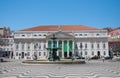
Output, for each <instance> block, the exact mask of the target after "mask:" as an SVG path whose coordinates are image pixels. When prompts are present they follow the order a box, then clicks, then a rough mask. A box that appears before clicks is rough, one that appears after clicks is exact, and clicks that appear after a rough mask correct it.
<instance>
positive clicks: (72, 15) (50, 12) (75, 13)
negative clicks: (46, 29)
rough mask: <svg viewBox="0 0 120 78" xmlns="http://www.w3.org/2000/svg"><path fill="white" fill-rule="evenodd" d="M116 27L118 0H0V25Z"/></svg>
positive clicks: (14, 27)
mask: <svg viewBox="0 0 120 78" xmlns="http://www.w3.org/2000/svg"><path fill="white" fill-rule="evenodd" d="M38 25H86V26H92V27H96V28H104V27H112V28H113V27H120V0H0V26H6V27H10V28H11V29H12V30H21V29H25V28H29V27H34V26H38Z"/></svg>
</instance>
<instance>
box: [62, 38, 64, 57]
mask: <svg viewBox="0 0 120 78" xmlns="http://www.w3.org/2000/svg"><path fill="white" fill-rule="evenodd" d="M62 58H64V40H62Z"/></svg>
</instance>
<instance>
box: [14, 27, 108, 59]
mask: <svg viewBox="0 0 120 78" xmlns="http://www.w3.org/2000/svg"><path fill="white" fill-rule="evenodd" d="M53 34H55V37H56V38H57V39H56V42H55V43H56V44H55V45H56V46H57V47H58V48H61V49H60V50H58V51H57V55H58V56H60V57H61V58H69V57H71V56H82V57H86V56H89V57H93V56H105V57H107V56H109V52H108V35H107V30H103V29H97V28H93V27H88V26H82V25H63V26H57V25H56V26H37V27H32V28H28V29H24V30H20V31H16V32H15V33H14V45H13V56H14V58H15V59H33V58H34V55H35V54H36V55H37V58H38V59H47V58H48V57H49V55H50V53H51V51H49V50H47V48H51V47H52V41H51V37H52V35H53Z"/></svg>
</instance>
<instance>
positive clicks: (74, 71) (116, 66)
mask: <svg viewBox="0 0 120 78" xmlns="http://www.w3.org/2000/svg"><path fill="white" fill-rule="evenodd" d="M0 78H120V62H108V61H105V62H102V61H100V60H99V61H96V60H91V61H89V62H86V64H30V65H29V64H23V63H21V61H12V62H4V63H0Z"/></svg>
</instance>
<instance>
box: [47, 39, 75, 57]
mask: <svg viewBox="0 0 120 78" xmlns="http://www.w3.org/2000/svg"><path fill="white" fill-rule="evenodd" d="M55 46H56V48H60V49H58V50H57V56H60V57H61V58H68V57H70V56H72V55H73V54H74V41H73V40H56V42H55ZM48 48H53V43H52V41H51V40H49V41H48ZM48 52H51V51H50V50H48Z"/></svg>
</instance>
